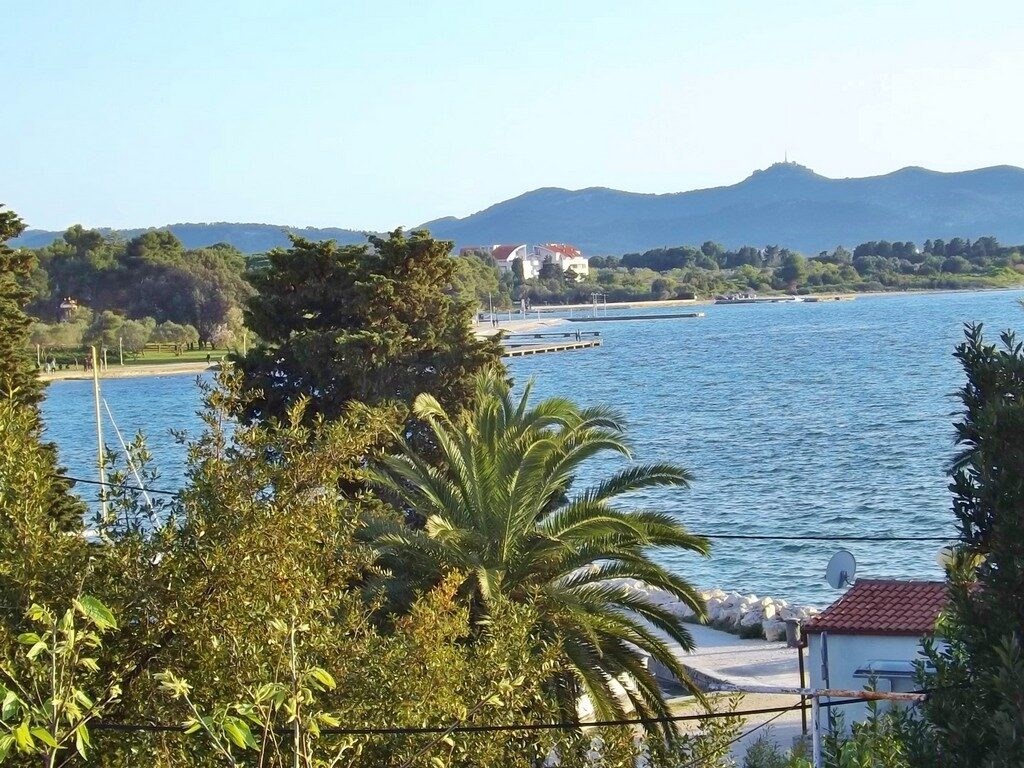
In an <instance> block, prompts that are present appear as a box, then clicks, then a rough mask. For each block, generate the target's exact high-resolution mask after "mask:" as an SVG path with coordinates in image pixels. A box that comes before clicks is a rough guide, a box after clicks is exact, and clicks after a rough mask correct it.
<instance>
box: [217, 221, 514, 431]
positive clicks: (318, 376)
mask: <svg viewBox="0 0 1024 768" xmlns="http://www.w3.org/2000/svg"><path fill="white" fill-rule="evenodd" d="M450 250H451V244H450V243H446V242H442V241H438V240H434V239H433V238H431V237H430V236H429V235H427V234H426V233H424V232H414V233H412V234H411V235H409V236H406V235H405V234H404V233H403V232H402V231H401V230H396V231H395V232H392V233H391V234H390V235H389V236H388V237H387V238H379V237H371V238H370V242H369V245H361V246H355V245H350V246H338V245H337V244H336V243H334V242H333V241H330V240H327V241H324V242H319V243H313V242H309V241H307V240H303V239H301V238H294V239H293V244H292V247H291V248H289V249H287V250H278V251H273V252H271V253H270V254H268V259H269V265H268V267H267V268H266V269H265V270H264V271H261V272H259V273H257V274H256V275H255V276H254V278H253V283H254V285H255V287H256V289H257V291H258V293H257V295H256V296H255V297H253V298H252V299H251V300H250V301H249V304H248V307H247V310H246V325H247V326H248V327H249V328H250V329H251V330H253V331H254V332H255V333H256V334H257V335H258V336H259V337H260V339H262V343H260V344H258V345H256V346H254V347H253V348H252V349H250V351H249V353H248V354H247V355H245V356H243V357H240V358H239V359H238V361H237V363H238V367H239V369H240V370H241V371H242V372H243V373H244V375H245V387H246V391H247V392H248V393H249V396H250V397H249V400H248V404H247V406H246V410H245V413H244V415H245V416H246V417H247V418H250V419H252V418H263V419H266V418H271V417H277V418H281V417H283V416H284V414H286V413H287V412H288V410H289V409H290V408H291V407H292V406H293V405H295V404H296V403H298V402H300V401H302V400H305V399H308V401H309V405H308V407H307V408H306V410H305V414H306V416H308V417H312V416H316V415H323V416H325V417H327V418H337V417H338V416H340V415H341V414H342V413H343V412H344V410H345V408H346V407H347V406H348V405H349V404H350V403H351V402H353V401H358V402H362V403H366V404H369V405H376V404H380V403H383V402H388V401H394V402H397V403H401V404H404V405H406V406H408V405H411V403H412V401H413V400H414V399H415V398H416V396H417V395H419V394H420V393H424V392H425V393H430V394H432V395H434V396H435V397H437V398H438V400H440V401H441V402H442V403H443V404H444V405H445V406H446V407H450V408H463V407H465V406H466V405H468V404H469V402H470V400H471V397H472V392H473V377H474V375H475V374H476V373H477V372H478V371H480V370H483V369H487V368H489V367H492V366H494V365H495V364H496V362H497V360H498V352H499V349H498V342H497V341H495V340H482V339H477V338H476V337H475V336H474V334H473V331H472V313H473V308H472V306H471V305H470V304H469V303H468V302H467V301H464V300H462V299H460V298H458V297H456V296H453V295H451V294H452V292H451V291H450V286H451V285H452V280H453V275H454V272H455V264H454V262H453V260H452V259H451V258H449V255H448V254H449V251H450Z"/></svg>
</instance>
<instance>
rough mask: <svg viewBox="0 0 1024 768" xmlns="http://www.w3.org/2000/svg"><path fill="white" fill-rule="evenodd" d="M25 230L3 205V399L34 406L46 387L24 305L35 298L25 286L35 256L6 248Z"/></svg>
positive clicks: (0, 387)
mask: <svg viewBox="0 0 1024 768" xmlns="http://www.w3.org/2000/svg"><path fill="white" fill-rule="evenodd" d="M24 230H25V225H24V224H23V223H22V221H21V219H20V218H18V216H17V214H15V213H14V212H13V211H9V210H3V208H2V206H0V396H4V397H15V398H17V400H18V402H20V403H24V404H26V405H30V406H35V405H36V404H37V403H39V401H40V400H42V398H43V385H42V382H40V381H39V377H38V375H37V374H36V370H35V359H34V357H33V356H32V353H31V351H30V348H29V336H30V333H31V327H32V321H31V319H30V318H29V317H28V315H27V314H25V306H26V305H27V304H28V302H29V301H30V299H31V298H32V296H31V292H30V291H29V290H28V289H27V288H26V287H25V285H24V281H26V280H27V279H28V278H29V276H30V275H31V274H32V269H33V266H34V265H35V257H34V256H33V255H32V252H31V251H27V250H23V249H19V250H14V249H13V248H11V247H10V246H8V245H7V241H8V240H10V239H12V238H15V237H17V236H18V235H20V234H21V233H22V232H23V231H24Z"/></svg>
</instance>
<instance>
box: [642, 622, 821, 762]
mask: <svg viewBox="0 0 1024 768" xmlns="http://www.w3.org/2000/svg"><path fill="white" fill-rule="evenodd" d="M686 626H687V629H689V630H690V634H691V635H693V639H694V642H695V643H696V646H697V647H696V649H695V650H694V651H693V652H692V653H686V652H684V651H682V650H679V651H678V652H677V654H676V655H677V657H678V659H679V661H680V662H681V663H682V664H683V665H684V666H686V668H687V669H689V670H690V671H691V674H692V675H693V678H694V682H696V683H697V684H698V685H699V686H700V687H701V688H706V689H711V688H714V687H715V685H716V684H722V683H725V684H732V685H736V686H744V685H777V686H797V685H799V684H800V672H799V662H798V661H797V655H796V653H797V652H796V649H794V648H788V647H787V646H786V644H785V643H784V642H769V641H767V640H741V639H740V638H739V637H737V636H736V635H731V634H729V633H728V632H722V631H720V630H717V629H712V628H711V627H706V626H704V625H702V624H687V625H686ZM655 672H657V669H656V665H655ZM669 690H670V691H671V692H677V691H678V690H679V689H678V688H675V687H674V686H669ZM798 700H799V699H798V698H797V697H795V696H767V695H764V694H747V695H745V696H743V698H742V700H741V701H740V703H739V706H738V708H739V709H763V708H770V707H786V706H790V705H792V704H796V703H797V702H798ZM680 701H683V700H680ZM690 701H691V702H692V700H690ZM768 721H771V723H770V728H771V731H770V735H771V737H772V740H773V741H775V742H776V743H777V744H779V745H780V746H782V747H783V748H784V749H788V748H790V747H791V746H792V745H793V739H794V738H796V737H798V736H799V735H800V733H801V721H800V711H799V710H794V711H793V712H786V713H784V714H782V715H779V716H776V715H774V714H765V715H751V716H749V717H748V718H746V722H745V724H744V726H743V731H744V732H747V731H751V730H752V729H753V728H755V727H756V726H758V725H761V724H763V723H767V722H768ZM762 733H764V729H763V728H761V729H758V730H756V731H753V732H752V733H751V734H750V735H749V736H746V737H744V738H743V739H741V740H740V741H739V742H738V743H737V744H735V745H734V747H733V749H732V754H733V757H734V758H735V759H736V760H737V762H739V763H740V764H742V760H743V755H744V754H745V753H746V750H747V748H748V747H749V746H750V745H751V744H752V743H753V742H754V741H755V740H756V739H757V738H758V737H759V736H760V735H761V734H762Z"/></svg>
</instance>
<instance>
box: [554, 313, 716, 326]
mask: <svg viewBox="0 0 1024 768" xmlns="http://www.w3.org/2000/svg"><path fill="white" fill-rule="evenodd" d="M693 317H704V313H703V312H671V313H659V314H656V315H613V316H604V317H567V318H564V319H565V320H566V321H568V322H570V323H615V322H618V321H619V320H678V319H680V318H693Z"/></svg>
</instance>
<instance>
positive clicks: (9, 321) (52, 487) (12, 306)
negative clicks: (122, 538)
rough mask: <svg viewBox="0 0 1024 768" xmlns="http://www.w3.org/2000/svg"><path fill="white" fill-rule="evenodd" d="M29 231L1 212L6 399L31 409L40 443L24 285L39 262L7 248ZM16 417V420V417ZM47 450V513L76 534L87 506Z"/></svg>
mask: <svg viewBox="0 0 1024 768" xmlns="http://www.w3.org/2000/svg"><path fill="white" fill-rule="evenodd" d="M24 229H25V225H24V224H23V223H22V221H21V219H20V218H18V216H17V215H16V214H15V213H14V212H13V211H5V210H2V209H0V399H2V400H6V401H10V403H11V404H12V405H14V406H18V407H21V408H24V409H26V413H27V416H26V418H28V420H29V422H30V431H31V432H32V434H33V435H34V436H35V438H38V437H39V436H40V435H41V433H42V423H41V420H40V418H39V412H38V405H39V401H40V400H41V399H42V397H43V384H42V382H41V381H40V380H39V375H38V372H37V371H36V368H35V360H34V356H33V354H32V351H31V346H30V333H31V327H32V320H31V319H30V318H29V316H28V315H27V314H26V313H25V305H26V304H27V303H28V301H29V300H30V298H31V293H30V292H29V291H28V290H27V289H26V288H25V287H24V286H23V284H22V282H21V281H22V280H23V279H24V278H26V277H28V276H29V275H30V274H31V271H32V267H33V264H34V263H35V257H34V256H33V255H32V253H31V252H29V251H25V250H17V251H16V250H14V249H12V248H10V247H9V246H8V245H7V241H8V240H9V239H11V238H13V237H16V236H17V235H19V234H20V233H21V232H22V231H24ZM11 413H12V417H13V413H14V412H13V411H12V412H11ZM41 450H42V451H43V453H44V454H45V455H46V459H45V465H46V470H45V471H46V474H47V476H48V479H47V481H46V486H45V487H46V488H48V489H49V491H50V492H49V495H48V504H47V509H48V511H49V513H50V515H51V517H52V519H53V520H54V521H56V523H57V524H58V525H59V526H60V527H61V528H62V529H65V530H70V529H76V528H78V527H79V526H80V525H81V514H82V505H81V502H79V501H78V500H77V499H76V498H75V497H74V496H72V495H71V494H70V492H69V489H70V484H69V483H68V482H67V481H63V480H58V479H57V478H55V477H53V476H54V475H56V474H58V473H59V472H60V468H59V467H58V465H57V448H56V446H54V445H53V444H52V443H50V444H47V445H44V446H42V448H41Z"/></svg>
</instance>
